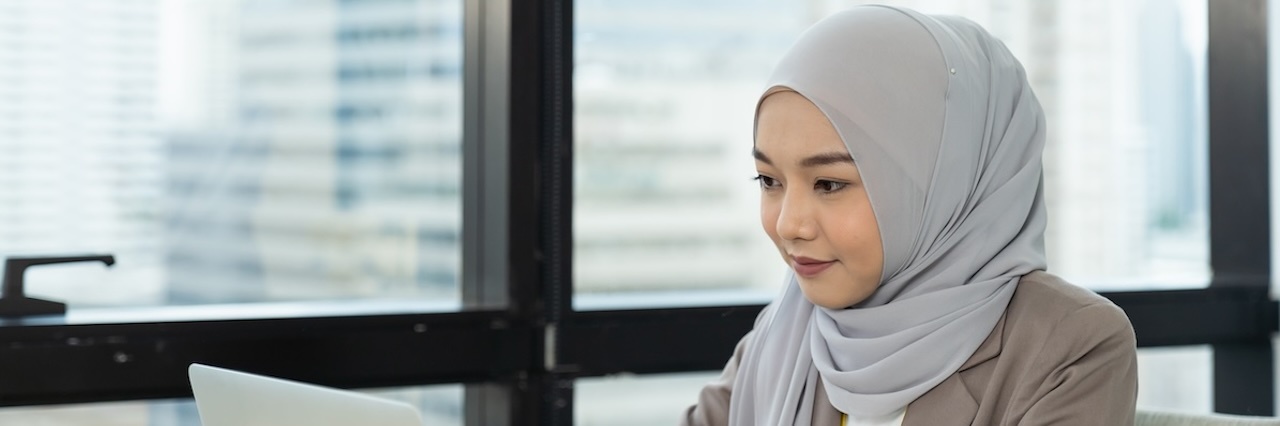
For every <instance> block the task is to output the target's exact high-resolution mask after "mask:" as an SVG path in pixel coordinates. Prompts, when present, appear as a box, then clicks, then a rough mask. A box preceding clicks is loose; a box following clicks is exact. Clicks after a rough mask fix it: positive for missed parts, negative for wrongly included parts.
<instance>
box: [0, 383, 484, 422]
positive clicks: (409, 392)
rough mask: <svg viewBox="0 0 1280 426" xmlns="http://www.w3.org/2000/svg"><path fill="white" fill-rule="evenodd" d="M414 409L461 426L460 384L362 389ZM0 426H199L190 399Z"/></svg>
mask: <svg viewBox="0 0 1280 426" xmlns="http://www.w3.org/2000/svg"><path fill="white" fill-rule="evenodd" d="M364 392H365V393H368V394H370V395H373V396H377V397H379V398H384V399H390V400H394V401H402V402H407V403H409V404H412V405H414V406H416V407H418V409H419V411H420V412H421V413H422V420H423V423H422V424H424V425H433V426H434V425H461V424H462V385H441V386H420V387H406V388H390V389H376V390H366V391H364ZM0 424H6V425H9V424H13V425H32V426H200V413H199V412H198V411H197V410H196V404H195V401H192V400H190V399H180V400H156V401H129V402H108V403H97V404H72V405H53V406H39V407H13V408H0Z"/></svg>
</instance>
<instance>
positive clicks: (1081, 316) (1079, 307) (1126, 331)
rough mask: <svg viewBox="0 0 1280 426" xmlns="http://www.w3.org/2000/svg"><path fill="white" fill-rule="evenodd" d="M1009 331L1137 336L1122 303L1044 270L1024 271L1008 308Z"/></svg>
mask: <svg viewBox="0 0 1280 426" xmlns="http://www.w3.org/2000/svg"><path fill="white" fill-rule="evenodd" d="M1006 315H1007V318H1006V321H1007V324H1006V327H1008V328H1010V329H1011V330H1009V331H1008V332H1006V334H1007V335H1009V334H1013V335H1023V336H1026V334H1027V333H1031V334H1033V335H1041V336H1046V334H1045V333H1050V332H1051V333H1052V335H1054V336H1057V337H1059V338H1061V337H1067V336H1069V335H1071V334H1073V333H1084V334H1091V335H1094V336H1095V337H1104V336H1105V335H1112V336H1113V337H1119V338H1121V340H1129V341H1132V340H1134V337H1133V326H1132V325H1131V324H1130V323H1129V317H1128V316H1127V315H1125V313H1124V311H1123V310H1121V309H1120V307H1118V306H1116V305H1115V303H1112V302H1111V301H1110V300H1108V299H1107V298H1105V297H1102V296H1099V295H1098V294H1097V293H1094V292H1093V291H1091V290H1089V289H1086V288H1083V287H1080V286H1077V285H1074V284H1071V283H1068V282H1066V281H1065V280H1063V279H1062V278H1059V277H1057V276H1055V275H1052V274H1049V273H1047V272H1043V271H1035V272H1032V273H1030V274H1027V275H1024V276H1023V277H1022V278H1021V279H1020V280H1019V282H1018V288H1017V290H1016V291H1015V292H1014V295H1013V299H1012V300H1011V301H1010V302H1009V307H1008V308H1007V310H1006Z"/></svg>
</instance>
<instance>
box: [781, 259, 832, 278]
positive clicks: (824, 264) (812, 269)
mask: <svg viewBox="0 0 1280 426" xmlns="http://www.w3.org/2000/svg"><path fill="white" fill-rule="evenodd" d="M834 263H836V261H834V260H826V261H823V260H815V259H810V258H807V257H793V258H791V269H793V270H795V271H796V274H797V275H800V276H802V277H805V278H810V277H814V276H817V275H818V274H821V273H822V271H825V270H827V268H829V267H831V265H832V264H834Z"/></svg>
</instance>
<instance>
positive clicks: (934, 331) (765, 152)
mask: <svg viewBox="0 0 1280 426" xmlns="http://www.w3.org/2000/svg"><path fill="white" fill-rule="evenodd" d="M767 87H768V89H767V90H766V92H765V93H764V95H763V96H762V98H761V100H760V102H759V104H758V107H757V110H756V113H757V116H756V138H755V147H754V154H755V158H756V165H757V169H758V171H759V176H758V177H757V179H758V180H759V181H760V186H761V219H762V224H763V226H764V228H765V232H766V233H768V234H769V237H770V238H771V239H772V240H773V242H774V243H775V245H776V246H777V247H778V251H779V253H780V254H781V255H782V257H783V259H784V261H786V262H787V263H788V264H789V265H790V266H791V270H792V273H791V274H789V276H788V280H789V282H788V285H787V286H786V289H785V290H784V292H783V294H782V295H781V296H780V297H779V298H778V299H777V300H775V301H774V302H773V303H771V304H770V305H769V306H768V307H767V308H766V309H765V310H764V312H762V313H761V314H760V317H759V318H758V319H757V321H756V325H755V327H754V329H753V330H752V331H751V332H750V333H748V334H747V335H746V336H745V337H744V338H743V339H742V341H741V342H740V343H739V344H738V348H737V350H735V352H734V354H733V357H732V358H731V359H730V361H729V364H728V365H727V366H726V367H725V370H724V373H723V375H722V376H721V378H720V380H718V381H717V382H714V383H712V384H710V385H708V386H707V387H706V388H705V389H703V390H702V393H701V395H700V396H699V400H698V404H697V405H695V406H694V407H691V408H690V409H689V410H688V411H687V412H686V415H685V419H684V423H685V424H690V425H712V424H717V425H719V424H731V425H735V426H736V425H755V424H760V425H808V424H821V425H838V424H846V425H899V424H901V425H970V424H972V425H1012V424H1081V425H1129V424H1132V423H1133V414H1134V402H1135V398H1136V392H1137V372H1136V368H1137V365H1136V359H1135V344H1134V336H1133V330H1132V327H1131V326H1130V324H1129V322H1128V319H1127V318H1126V317H1125V315H1124V313H1123V312H1122V311H1121V310H1120V309H1119V308H1117V307H1116V306H1115V305H1113V304H1111V303H1110V302H1109V301H1107V300H1106V299H1103V298H1102V297H1099V296H1098V295H1096V294H1094V293H1092V292H1090V291H1088V290H1085V289H1082V288H1079V287H1076V286H1073V285H1071V284H1068V283H1066V282H1063V281H1062V280H1061V279H1059V278H1057V277H1055V276H1053V275H1050V274H1047V273H1045V272H1043V270H1044V269H1045V266H1046V265H1045V259H1044V242H1043V240H1044V228H1045V220H1046V214H1045V207H1044V201H1043V194H1042V189H1043V185H1042V165H1041V151H1042V149H1043V145H1044V118H1043V113H1042V111H1041V109H1040V105H1039V103H1038V101H1037V100H1036V98H1035V96H1034V95H1033V94H1032V92H1031V88H1030V87H1029V86H1028V84H1027V80H1026V76H1025V73H1024V71H1023V69H1022V67H1021V65H1019V64H1018V62H1017V60H1016V59H1014V58H1013V56H1012V55H1011V54H1010V53H1009V51H1008V50H1007V49H1006V48H1005V47H1004V45H1003V44H1002V43H1000V42H999V41H998V40H996V39H994V38H993V37H992V36H991V35H989V34H988V33H987V32H986V31H984V30H983V29H982V28H981V27H979V26H978V25H976V24H974V23H972V22H970V21H967V20H964V19H961V18H956V17H943V16H926V15H922V14H919V13H916V12H914V11H910V10H905V9H899V8H891V7H884V6H862V7H857V8H854V9H851V10H849V11H845V12H842V13H839V14H836V15H833V16H831V17H829V18H826V19H824V20H823V21H821V22H819V23H818V24H816V25H815V26H814V27H812V28H811V29H809V30H808V31H807V32H806V33H805V34H804V35H803V36H802V37H801V38H800V40H799V41H798V42H797V43H796V45H794V46H793V47H792V48H791V50H790V51H789V52H788V53H787V54H786V56H785V57H784V58H783V59H782V61H781V62H780V65H778V68H777V69H776V70H775V72H774V75H773V77H772V78H771V80H770V83H769V85H768V86H767Z"/></svg>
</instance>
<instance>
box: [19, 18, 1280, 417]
mask: <svg viewBox="0 0 1280 426" xmlns="http://www.w3.org/2000/svg"><path fill="white" fill-rule="evenodd" d="M860 3H864V2H859V1H848V0H805V1H784V0H740V1H729V0H689V1H673V0H653V1H644V2H635V1H620V0H576V1H574V0H104V1H96V0H95V1H91V0H3V1H0V149H2V151H0V188H3V189H0V256H3V257H5V258H7V259H10V260H13V261H10V262H8V264H7V265H8V266H7V267H6V274H7V275H6V277H5V280H6V281H5V282H6V287H5V290H4V296H5V299H10V300H16V299H17V298H18V297H19V296H20V295H25V296H26V297H29V298H31V299H37V300H45V301H51V302H52V303H46V304H41V303H39V302H24V303H19V304H15V305H12V306H9V305H4V303H3V302H0V311H4V312H0V314H3V315H4V317H3V318H0V424H41V425H59V426H62V425H131V426H132V425H137V426H142V425H146V426H169V425H197V424H199V420H198V415H197V411H196V408H195V406H194V404H193V403H192V401H191V399H190V397H191V389H190V386H189V384H188V382H187V376H186V368H187V365H188V364H190V363H192V362H201V363H206V364H212V365H219V366H224V367H228V368H234V369H238V370H244V371H249V372H255V373H260V374H267V375H272V376H278V377H285V378H290V379H294V380H299V381H304V382H310V383H317V384H322V385H326V386H334V387H339V388H345V389H355V390H358V391H361V392H368V393H370V394H373V395H377V396H381V397H385V398H389V399H395V400H401V401H406V402H409V403H411V404H413V405H415V406H417V407H418V408H419V409H420V410H421V411H422V413H423V416H424V422H425V424H431V425H437V424H439V425H450V424H458V425H462V424H466V425H524V424H541V425H571V424H576V425H656V424H674V423H675V422H676V421H677V419H678V417H679V416H680V414H681V412H682V411H683V410H684V408H685V407H687V406H688V405H690V404H692V403H694V402H695V400H696V395H697V392H698V390H699V388H700V386H701V385H702V384H704V383H706V382H708V381H709V380H711V379H712V378H714V377H715V376H716V375H717V373H718V371H719V370H720V368H721V367H722V366H723V365H724V363H725V361H726V360H727V359H728V356H729V354H730V353H731V351H732V349H733V346H734V344H735V343H737V341H738V339H739V338H740V337H741V336H742V335H743V334H744V333H745V332H746V331H747V330H748V329H750V327H751V325H752V323H753V321H754V319H755V317H756V315H757V314H758V313H759V312H760V310H761V309H762V308H763V306H764V304H765V303H767V302H768V300H770V298H772V297H773V296H774V295H775V294H777V292H778V291H779V289H780V286H781V285H782V277H783V273H784V268H785V267H786V266H785V265H784V264H783V263H782V262H780V261H778V259H777V254H776V252H775V251H774V250H775V249H774V248H773V247H772V246H771V244H770V242H769V240H768V239H767V237H766V236H765V235H764V233H763V232H762V231H761V229H760V224H759V218H758V199H757V194H758V188H757V187H756V186H755V183H754V182H751V181H750V180H749V178H750V177H752V175H753V174H752V173H753V171H754V169H753V165H752V164H753V163H752V161H751V158H750V156H749V148H750V141H751V137H752V127H751V126H752V113H753V108H754V106H755V101H756V98H757V97H758V96H759V93H760V90H761V89H762V87H761V85H762V84H763V81H764V79H765V78H766V77H767V76H768V73H769V70H770V69H771V67H772V65H773V63H774V61H776V60H777V59H778V57H779V56H780V55H781V53H782V52H783V51H784V50H785V49H786V48H787V46H788V45H789V44H790V43H791V41H793V40H794V39H795V38H796V36H798V35H799V34H800V32H801V31H803V29H804V28H805V27H806V26H808V25H809V24H812V23H813V22H814V21H816V20H818V19H820V18H821V17H823V16H825V15H827V14H829V13H832V12H834V11H837V10H841V9H844V8H847V7H850V6H852V5H855V4H860ZM887 3H890V4H899V5H904V6H908V7H913V8H916V9H918V10H921V11H925V12H932V13H950V14H959V15H963V16H966V17H969V18H971V19H973V20H975V21H977V22H978V23H980V24H982V25H984V26H985V27H987V28H988V29H989V30H990V31H991V32H992V33H993V34H995V35H996V36H998V37H1000V38H1001V39H1002V40H1004V41H1005V43H1006V44H1007V45H1008V46H1009V48H1010V49H1011V51H1013V53H1014V54H1015V55H1017V56H1018V57H1019V58H1020V60H1021V61H1022V62H1023V64H1024V66H1025V67H1026V69H1027V73H1028V78H1029V80H1030V81H1031V84H1032V87H1033V88H1034V90H1035V91H1036V95H1037V96H1038V97H1039V99H1040V101H1041V102H1042V103H1043V104H1044V107H1045V110H1046V114H1047V121H1048V126H1049V129H1050V130H1049V136H1048V144H1047V148H1046V152H1045V168H1046V178H1045V179H1046V180H1045V186H1046V193H1047V194H1048V198H1047V200H1046V201H1047V203H1048V205H1049V209H1050V210H1049V211H1050V219H1049V221H1050V225H1049V230H1048V234H1047V236H1046V246H1047V250H1048V254H1049V271H1050V272H1054V273H1056V274H1059V275H1062V276H1063V277H1065V278H1067V279H1068V280H1070V281H1071V282H1073V283H1075V284H1079V285H1081V286H1084V287H1086V288H1090V289H1092V290H1094V291H1097V292H1098V293H1100V294H1102V295H1103V296H1105V297H1107V298H1109V299H1111V300H1112V301H1114V302H1115V303H1116V304H1117V305H1119V306H1120V307H1121V308H1123V309H1124V310H1125V312H1126V313H1127V314H1128V315H1129V318H1130V320H1131V322H1132V323H1133V326H1134V329H1135V331H1136V334H1137V338H1138V346H1139V368H1140V370H1139V376H1140V384H1139V399H1138V405H1139V408H1141V409H1151V410H1163V411H1175V412H1188V413H1225V414H1244V415H1253V416H1274V415H1275V414H1276V406H1277V394H1276V392H1275V388H1276V375H1275V365H1276V362H1277V357H1276V352H1275V350H1274V345H1275V337H1276V331H1277V329H1280V320H1278V319H1277V302H1276V298H1275V296H1274V295H1273V282H1275V278H1274V277H1273V275H1274V272H1273V265H1274V264H1276V261H1277V255H1276V254H1275V251H1274V250H1273V249H1272V245H1273V241H1276V238H1275V235H1274V234H1275V233H1274V231H1272V229H1273V223H1277V221H1276V219H1280V216H1277V215H1276V213H1274V211H1273V209H1272V208H1271V204H1272V203H1271V200H1272V199H1273V198H1277V195H1276V193H1275V191H1274V188H1280V185H1278V184H1277V183H1276V182H1273V177H1272V173H1271V171H1270V170H1271V167H1270V164H1271V163H1273V162H1275V161H1277V157H1276V156H1275V155H1274V154H1273V152H1275V151H1280V150H1275V149H1272V148H1271V145H1272V139H1273V135H1275V134H1277V133H1278V132H1276V131H1273V129H1272V126H1273V123H1280V116H1275V115H1274V114H1275V113H1274V111H1276V110H1280V108H1274V109H1273V108H1270V106H1271V105H1272V103H1273V102H1272V100H1273V99H1276V100H1280V98H1277V97H1276V95H1275V93H1277V92H1276V90H1275V89H1273V88H1272V85H1270V84H1269V81H1270V77H1271V76H1278V77H1280V71H1278V70H1280V66H1273V65H1271V62H1272V61H1273V60H1274V59H1273V58H1280V38H1277V37H1278V36H1277V35H1276V34H1280V32H1277V28H1278V27H1280V25H1276V23H1277V22H1280V12H1277V9H1278V8H1280V7H1276V5H1271V4H1269V2H1268V1H1265V0H1230V1H1228V0H1126V1H1120V2H1114V1H1107V0H1071V1H1068V0H975V1H966V2H955V1H944V0H902V1H887ZM108 256H109V257H108ZM50 258H54V259H50ZM58 258H60V259H58ZM14 259H16V260H14ZM22 259H27V260H26V261H23V260H22ZM33 259H35V260H33ZM40 259H43V260H40ZM55 261H58V262H55ZM61 261H67V262H61ZM40 263H47V264H40ZM19 272H21V273H19ZM18 281H21V284H22V285H21V286H18V285H17V284H18ZM10 285H12V286H10ZM60 303H61V304H62V305H59V304H60ZM23 309H31V311H23ZM50 309H52V310H50Z"/></svg>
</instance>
